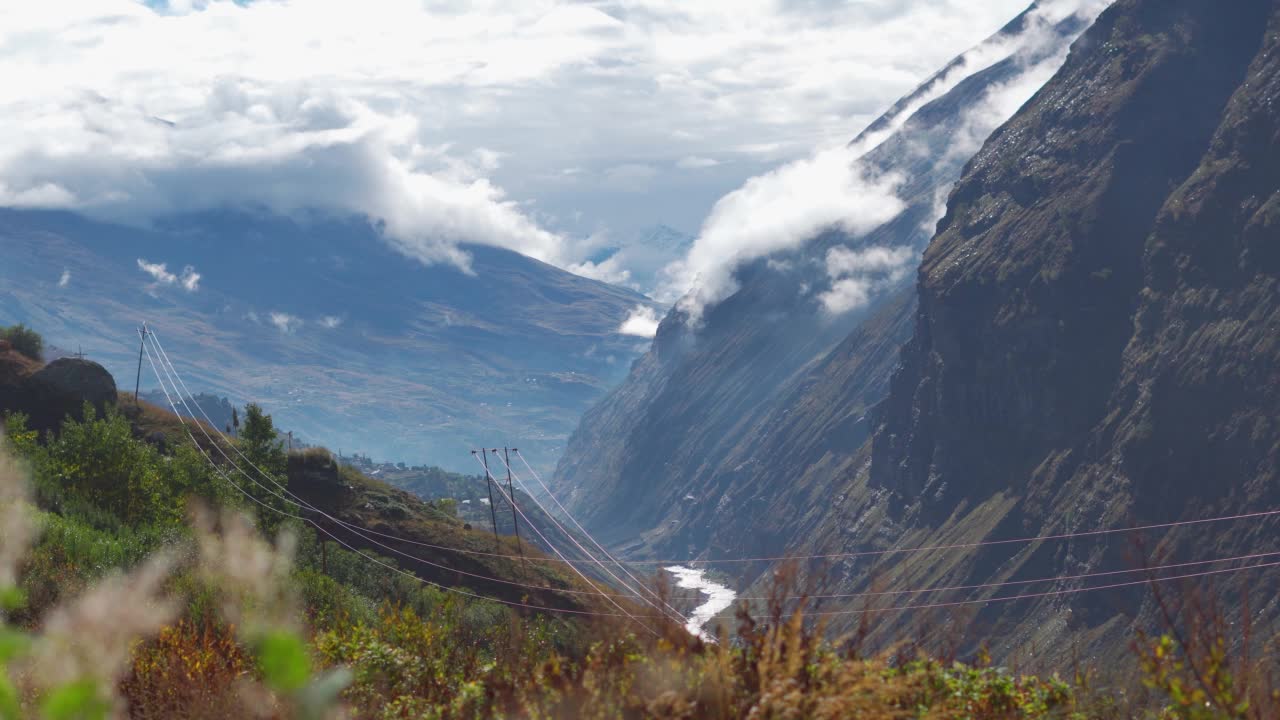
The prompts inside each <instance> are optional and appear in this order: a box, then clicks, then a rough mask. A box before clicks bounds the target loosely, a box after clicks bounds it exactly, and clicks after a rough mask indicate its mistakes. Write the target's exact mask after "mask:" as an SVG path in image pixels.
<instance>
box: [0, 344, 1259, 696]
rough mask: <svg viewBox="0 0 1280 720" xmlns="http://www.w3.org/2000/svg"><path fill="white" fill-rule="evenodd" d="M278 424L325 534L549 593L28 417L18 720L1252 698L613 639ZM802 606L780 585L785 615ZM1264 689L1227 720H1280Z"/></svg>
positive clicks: (1185, 685) (1151, 653)
mask: <svg viewBox="0 0 1280 720" xmlns="http://www.w3.org/2000/svg"><path fill="white" fill-rule="evenodd" d="M0 368H7V370H5V371H4V374H2V375H0V383H7V384H8V385H7V386H15V385H20V384H21V383H22V382H23V381H24V380H25V379H26V378H29V377H30V376H31V374H32V373H33V372H35V371H37V370H38V364H37V363H32V362H23V361H21V360H18V359H16V358H14V357H13V353H12V351H11V350H8V349H6V350H2V351H0ZM255 418H256V416H255ZM269 422H270V421H269V419H266V420H265V421H264V420H263V419H262V418H256V419H255V420H254V421H252V422H251V424H250V425H247V426H246V429H245V430H244V431H243V432H242V433H241V437H240V438H239V439H238V440H237V441H236V442H237V446H236V447H235V448H231V449H230V450H231V454H232V455H233V456H236V457H238V455H236V454H235V451H237V450H238V451H240V452H243V453H244V454H245V455H246V456H249V457H250V458H251V459H253V460H254V463H255V464H256V465H258V466H259V467H261V468H263V470H264V471H265V472H266V473H267V474H271V475H273V477H272V479H274V480H276V481H278V482H280V483H281V484H282V485H284V486H285V487H287V488H289V490H290V491H292V492H295V493H297V494H298V496H300V497H302V498H304V499H305V501H306V502H307V503H308V504H310V505H312V506H314V507H316V508H319V509H321V510H323V511H324V513H325V514H326V515H328V516H331V518H338V519H341V520H344V521H348V522H358V523H360V524H361V525H364V526H366V527H370V528H372V529H375V530H378V531H379V532H385V533H387V534H388V535H395V536H398V537H404V538H409V539H414V540H417V541H420V542H425V543H432V544H435V545H438V546H439V547H438V548H436V549H434V550H430V549H428V548H425V547H421V546H416V547H415V548H414V551H415V553H416V554H418V555H419V556H420V557H423V558H429V559H431V560H433V561H437V562H438V563H439V564H444V565H448V567H450V568H455V569H459V570H461V569H468V570H471V569H479V570H483V572H484V573H486V574H491V575H492V576H493V577H495V578H520V579H521V580H523V581H527V582H529V583H530V584H535V585H536V584H541V585H544V586H545V588H544V589H540V590H536V589H535V590H528V591H527V592H525V591H521V592H519V593H517V592H516V591H515V590H514V589H513V588H511V587H510V586H501V585H499V584H492V585H488V586H485V585H482V584H479V583H476V582H473V581H470V580H467V579H466V578H464V577H461V576H455V577H449V575H450V573H449V572H446V571H444V570H442V569H441V568H439V567H433V566H428V565H425V564H423V563H415V562H413V561H408V560H407V559H405V558H401V557H395V556H394V554H393V553H389V552H387V551H386V549H385V548H377V549H376V550H374V548H372V547H370V541H369V540H368V538H367V537H366V538H364V539H361V538H358V537H357V536H356V535H355V534H354V533H349V532H344V531H343V530H342V529H340V528H341V526H340V525H338V524H337V523H336V521H335V520H332V519H327V518H323V517H320V518H319V519H318V520H317V525H318V527H319V528H323V529H326V530H328V531H330V532H333V533H334V534H335V535H338V536H339V538H341V539H343V540H344V542H348V543H350V544H351V545H352V547H354V548H358V549H360V551H361V552H359V553H358V552H355V551H352V550H347V549H343V548H342V547H339V546H338V545H337V544H335V543H334V542H332V541H328V542H323V541H322V540H323V533H318V532H317V530H316V527H315V526H311V525H308V524H306V523H303V522H301V521H298V520H296V519H291V518H287V517H282V516H281V515H279V514H277V513H274V512H272V511H271V510H270V509H269V506H277V505H278V500H277V499H273V498H272V497H271V496H270V495H267V494H265V493H262V492H260V491H257V490H250V491H248V493H249V495H252V496H253V498H255V499H256V500H257V501H260V503H259V502H255V501H254V500H251V499H250V498H249V497H248V496H246V495H244V494H241V493H240V492H238V491H237V490H236V489H235V488H234V487H232V484H231V482H230V478H232V477H234V476H233V475H230V474H228V475H225V476H224V475H223V472H234V468H233V466H232V465H231V463H229V462H226V461H220V462H218V463H217V464H216V465H214V464H211V463H210V462H209V461H208V460H207V459H206V457H205V456H204V455H203V454H201V452H200V451H199V450H198V449H197V448H200V449H204V450H206V451H209V452H211V454H215V455H216V454H218V449H217V447H215V445H214V443H212V442H202V443H201V444H200V445H193V444H192V443H191V442H190V440H189V439H188V438H186V437H185V436H186V432H185V431H184V430H183V426H182V425H181V424H180V422H179V421H178V418H177V417H176V416H174V415H172V414H171V413H168V412H166V411H164V410H161V409H160V408H156V407H154V406H150V405H147V404H141V405H139V406H134V405H133V403H132V398H131V397H129V396H121V399H120V400H119V401H118V402H116V403H113V404H111V405H110V406H108V407H106V408H104V409H102V411H101V412H99V410H97V409H95V408H93V407H92V406H83V407H82V410H81V412H80V416H79V418H76V417H68V418H67V419H66V420H65V421H64V422H63V423H62V424H61V425H60V427H59V428H58V429H57V430H56V431H51V432H46V433H44V434H41V433H37V432H35V431H32V430H28V429H27V428H26V417H25V416H24V415H23V414H22V413H21V412H17V411H14V410H13V409H12V408H10V412H9V414H8V415H7V416H6V417H5V423H4V428H5V429H4V433H3V435H2V436H0V529H2V531H0V600H2V601H3V603H2V605H0V607H3V610H0V718H4V719H5V720H11V719H16V718H28V717H41V718H50V719H55V718H56V719H71V718H106V717H135V718H173V717H187V718H225V717H267V718H331V717H355V718H388V719H389V718H488V717H530V718H533V717H539V718H580V717H581V718H640V717H659V718H739V717H752V718H784V717H787V718H790V717H796V718H801V717H803V718H832V719H834V718H848V717H870V718H955V717H968V718H1060V717H1074V718H1088V717H1117V716H1129V715H1133V714H1137V713H1140V712H1142V713H1145V712H1146V708H1152V709H1155V708H1161V707H1164V706H1167V708H1166V711H1165V713H1164V714H1162V715H1160V717H1218V716H1220V715H1218V714H1213V713H1210V714H1204V712H1202V711H1203V710H1204V708H1206V707H1210V708H1216V707H1221V706H1220V705H1218V703H1220V702H1222V700H1223V699H1224V698H1226V699H1227V700H1228V701H1231V702H1233V703H1234V704H1235V705H1240V703H1241V702H1242V700H1243V698H1245V697H1246V695H1245V694H1244V693H1243V691H1242V690H1240V689H1239V688H1240V685H1239V683H1238V682H1236V681H1233V679H1232V678H1236V677H1239V676H1237V675H1232V674H1230V672H1231V670H1232V668H1229V667H1228V666H1227V664H1226V663H1223V662H1221V661H1217V663H1216V665H1214V666H1213V667H1214V668H1216V670H1215V674H1213V675H1210V676H1209V680H1208V683H1207V684H1203V685H1197V684H1196V683H1197V682H1198V680H1197V678H1198V677H1199V674H1198V673H1197V672H1193V670H1195V671H1200V670H1202V669H1203V668H1204V667H1205V666H1204V665H1203V662H1209V661H1212V656H1210V655H1203V657H1201V656H1197V658H1196V659H1197V660H1198V661H1201V663H1202V664H1198V665H1195V666H1194V667H1193V668H1192V669H1188V667H1187V666H1186V665H1185V664H1184V661H1183V655H1182V653H1181V648H1180V647H1179V646H1178V645H1177V641H1175V640H1173V639H1171V638H1156V639H1154V640H1153V641H1152V643H1151V644H1150V647H1149V648H1147V649H1145V650H1144V651H1143V652H1142V653H1141V654H1140V655H1139V656H1138V657H1137V658H1135V660H1134V662H1133V664H1134V665H1135V666H1138V667H1140V668H1141V669H1142V671H1143V672H1144V673H1145V676H1146V678H1147V679H1148V683H1149V687H1134V688H1131V689H1130V692H1129V693H1128V694H1124V695H1122V694H1120V693H1119V692H1118V691H1117V689H1116V688H1114V687H1105V686H1103V687H1101V688H1099V687H1095V685H1096V683H1095V679H1094V678H1093V676H1091V675H1089V674H1088V673H1082V674H1081V675H1080V676H1079V677H1078V678H1076V679H1075V680H1073V681H1072V682H1064V681H1063V680H1060V679H1058V678H1056V677H1054V678H1045V679H1038V678H1034V677H1021V676H1018V675H1016V674H1014V673H1011V672H1010V671H1008V670H1006V669H1000V668H992V667H988V666H987V663H986V661H985V659H984V657H982V656H978V657H975V658H972V659H971V662H969V663H964V664H962V663H955V662H953V659H952V658H947V657H932V658H930V657H925V656H922V655H918V654H916V653H915V652H914V651H912V649H911V648H912V647H913V645H912V644H910V643H907V644H904V645H903V646H902V648H901V649H900V650H899V651H898V652H897V653H894V654H890V655H877V656H863V655H862V654H860V652H859V647H858V643H857V642H856V641H855V640H856V639H852V640H848V641H842V642H841V643H839V644H833V643H831V642H828V641H827V640H826V639H824V635H823V633H824V626H823V624H822V623H820V622H819V623H814V622H812V621H811V620H810V619H807V618H806V617H805V616H804V613H803V609H804V608H805V607H806V603H805V602H804V601H801V602H800V603H799V605H798V608H797V610H796V611H794V612H786V613H784V612H783V611H782V610H781V608H782V603H781V602H777V603H771V606H772V608H773V609H772V611H771V612H768V613H766V614H765V615H764V616H762V617H751V616H749V615H748V614H747V613H746V612H745V610H744V611H743V612H742V613H740V614H739V616H738V618H737V621H738V627H737V630H736V632H735V633H733V634H732V635H730V634H729V633H728V632H727V631H726V632H723V633H722V635H721V639H720V642H719V643H717V644H711V645H709V644H703V643H702V642H700V641H697V640H695V639H694V638H692V637H691V636H690V635H688V634H687V633H685V632H684V631H683V630H681V629H680V628H679V627H678V625H676V624H674V623H670V622H664V621H661V620H658V619H656V618H654V617H652V615H653V614H654V613H653V612H652V611H651V610H648V609H647V608H641V607H639V606H638V605H637V604H635V603H630V602H627V601H626V600H625V599H619V601H620V602H621V603H622V605H623V607H626V608H627V609H628V611H629V612H632V613H634V614H636V615H638V616H640V620H639V622H634V621H631V620H626V619H623V618H620V617H617V616H616V613H615V614H614V615H609V614H606V613H608V612H609V609H608V608H607V607H605V606H604V602H603V601H601V600H598V599H594V600H593V599H590V598H585V599H584V598H583V597H582V596H575V595H571V594H570V591H574V590H578V591H581V590H584V589H586V585H585V584H584V583H581V582H580V581H574V580H572V579H571V578H569V577H567V576H566V574H565V573H564V572H563V571H562V570H558V569H554V568H553V567H551V566H549V564H548V566H546V567H542V566H540V567H538V569H536V570H530V569H529V568H526V567H522V566H520V565H519V564H518V563H516V562H513V561H512V560H511V559H510V558H495V557H490V556H471V555H467V554H466V553H465V552H464V551H466V550H474V551H485V552H492V551H494V550H495V549H496V550H499V551H502V552H504V553H505V552H508V551H509V550H510V549H511V547H510V545H509V543H507V542H505V541H503V543H502V544H500V545H499V546H497V547H496V548H495V546H494V544H493V542H494V541H493V538H492V536H491V535H490V534H488V533H486V532H483V531H477V530H467V529H466V527H465V525H464V523H463V521H462V520H460V519H458V518H456V517H453V516H452V514H451V513H449V512H448V511H447V510H446V509H445V508H442V507H440V506H438V505H436V504H432V503H426V502H423V501H422V500H420V499H418V498H416V497H415V496H413V495H411V494H409V493H407V492H405V491H402V490H397V489H395V488H392V487H390V486H389V485H387V484H385V483H383V482H380V481H377V480H374V479H371V478H368V477H365V476H363V475H361V474H359V473H356V472H354V471H352V470H351V469H350V468H347V467H342V466H339V465H338V464H337V463H336V462H334V460H333V458H332V457H331V456H329V455H328V454H327V453H324V452H323V451H319V450H308V451H305V452H302V453H295V454H286V453H284V452H283V451H282V450H281V448H280V447H279V446H278V444H276V443H275V441H274V439H272V440H269V441H268V442H266V443H265V444H260V443H258V442H257V440H255V438H257V437H267V438H274V435H268V434H267V431H268V430H270V429H271V428H270V427H269ZM253 423H258V425H254V424H253ZM193 429H194V432H195V434H196V435H198V436H202V435H203V433H202V431H201V429H199V428H194V427H193ZM223 449H228V448H225V447H224V448H223ZM263 477H265V476H263ZM294 510H295V511H296V508H294ZM272 538H274V539H272ZM395 546H396V545H395V544H393V547H395ZM375 547H376V546H375ZM444 548H448V549H447V550H446V549H444ZM528 552H530V555H531V557H532V558H539V557H540V554H539V553H538V552H537V551H536V550H533V551H528ZM375 561H376V563H381V564H375ZM390 568H397V569H400V570H404V571H405V572H404V574H400V573H397V572H394V571H392V570H391V569H390ZM530 573H532V574H530ZM419 579H421V580H430V579H434V580H436V581H438V582H439V584H440V585H443V586H446V587H448V588H453V589H457V590H466V591H474V592H475V593H476V594H477V595H482V596H484V597H485V598H490V599H483V598H475V597H468V596H464V595H460V594H456V593H453V592H450V591H448V590H445V589H441V588H437V587H433V586H430V585H427V584H425V583H423V582H420V581H419ZM796 589H797V588H795V587H794V586H793V585H792V584H791V583H790V582H789V581H788V580H787V578H786V577H780V578H779V579H778V583H777V586H776V588H775V591H776V592H777V593H779V597H781V595H782V594H788V593H791V592H793V591H795V590H796ZM526 590H527V589H526ZM503 601H506V602H525V603H535V604H536V603H544V604H547V605H548V606H553V607H557V608H562V609H574V610H578V611H580V613H582V614H563V613H555V612H540V611H530V610H528V609H521V608H513V607H511V606H510V605H507V604H503ZM590 613H600V614H598V615H596V614H590ZM1203 658H1209V660H1208V661H1205V660H1203ZM1233 682H1234V683H1235V684H1233ZM1267 687H1268V686H1266V685H1265V684H1262V683H1260V682H1259V683H1257V684H1255V685H1254V688H1255V693H1254V694H1255V695H1257V697H1258V698H1260V699H1255V700H1254V704H1253V705H1250V706H1249V707H1248V708H1246V709H1244V710H1240V711H1239V712H1231V713H1227V714H1223V715H1221V716H1224V717H1226V716H1231V717H1269V716H1268V715H1266V714H1265V713H1266V712H1267V711H1268V710H1269V709H1273V708H1271V706H1267V705H1265V702H1264V701H1265V700H1266V698H1267V697H1269V696H1267V695H1266V694H1265V689H1266V688H1267ZM1258 693H1261V694H1260V695H1259V694H1258ZM1206 703H1208V704H1206ZM1233 709H1234V710H1239V708H1233ZM1153 712H1154V710H1153ZM1251 713H1252V714H1251ZM1259 713H1262V714H1259ZM1151 717H1156V715H1154V714H1151Z"/></svg>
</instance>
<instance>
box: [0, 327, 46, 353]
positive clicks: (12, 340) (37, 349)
mask: <svg viewBox="0 0 1280 720" xmlns="http://www.w3.org/2000/svg"><path fill="white" fill-rule="evenodd" d="M0 339H3V340H8V341H9V344H10V345H12V346H13V349H14V350H17V351H18V352H20V353H22V354H23V355H26V356H27V357H29V358H31V359H32V360H39V359H41V355H42V353H44V338H42V337H40V333H38V332H36V331H35V330H32V329H31V328H29V327H27V326H26V325H23V324H22V323H18V324H17V325H14V326H12V327H7V328H4V329H0Z"/></svg>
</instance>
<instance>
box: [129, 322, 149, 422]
mask: <svg viewBox="0 0 1280 720" xmlns="http://www.w3.org/2000/svg"><path fill="white" fill-rule="evenodd" d="M149 332H150V331H149V330H147V324H146V323H142V329H141V330H139V331H138V337H139V338H141V340H142V342H141V343H139V345H138V379H137V380H135V381H134V383H133V406H134V407H135V408H141V407H142V405H141V403H140V402H139V401H138V392H139V391H140V390H142V351H143V350H145V349H146V347H147V334H148V333H149Z"/></svg>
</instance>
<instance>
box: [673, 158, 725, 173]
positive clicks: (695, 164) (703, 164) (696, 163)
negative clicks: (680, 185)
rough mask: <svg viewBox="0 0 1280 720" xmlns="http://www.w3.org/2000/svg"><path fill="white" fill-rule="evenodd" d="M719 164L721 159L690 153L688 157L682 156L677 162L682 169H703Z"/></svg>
mask: <svg viewBox="0 0 1280 720" xmlns="http://www.w3.org/2000/svg"><path fill="white" fill-rule="evenodd" d="M719 164H720V161H719V160H712V159H711V158H706V157H698V156H697V155H689V156H687V157H682V158H680V161H679V162H677V163H676V167H678V168H680V169H681V170H701V169H703V168H709V167H715V166H716V165H719Z"/></svg>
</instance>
